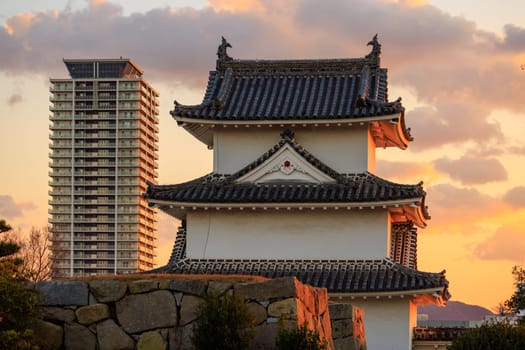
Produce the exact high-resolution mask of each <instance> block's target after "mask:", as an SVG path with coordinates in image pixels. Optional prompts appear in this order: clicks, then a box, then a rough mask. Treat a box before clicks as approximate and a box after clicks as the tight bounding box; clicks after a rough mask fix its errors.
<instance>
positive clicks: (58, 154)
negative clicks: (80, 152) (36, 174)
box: [48, 150, 73, 159]
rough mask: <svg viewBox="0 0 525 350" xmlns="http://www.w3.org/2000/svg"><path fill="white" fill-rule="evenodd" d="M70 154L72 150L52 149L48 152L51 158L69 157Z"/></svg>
mask: <svg viewBox="0 0 525 350" xmlns="http://www.w3.org/2000/svg"><path fill="white" fill-rule="evenodd" d="M72 155H73V153H72V152H67V151H64V150H54V151H52V152H49V153H48V156H49V158H51V159H59V158H71V157H72Z"/></svg>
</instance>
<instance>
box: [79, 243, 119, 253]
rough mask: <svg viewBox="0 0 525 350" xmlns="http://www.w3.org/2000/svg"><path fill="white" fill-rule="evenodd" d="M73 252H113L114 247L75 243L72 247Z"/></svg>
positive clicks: (100, 244)
mask: <svg viewBox="0 0 525 350" xmlns="http://www.w3.org/2000/svg"><path fill="white" fill-rule="evenodd" d="M73 250H75V251H78V250H84V251H86V250H87V251H97V250H109V251H113V250H115V246H114V245H112V244H103V243H99V244H77V243H75V244H74V245H73Z"/></svg>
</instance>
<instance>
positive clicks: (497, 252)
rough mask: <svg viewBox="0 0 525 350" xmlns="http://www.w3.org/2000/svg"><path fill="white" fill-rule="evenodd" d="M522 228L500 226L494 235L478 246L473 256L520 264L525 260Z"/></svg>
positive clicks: (524, 242) (524, 241)
mask: <svg viewBox="0 0 525 350" xmlns="http://www.w3.org/2000/svg"><path fill="white" fill-rule="evenodd" d="M523 233H524V231H523V228H517V227H511V226H502V227H500V228H499V229H498V230H497V231H496V233H494V235H492V236H491V237H489V238H488V239H487V240H485V241H484V242H481V243H480V244H478V245H477V246H476V247H475V249H474V252H473V254H474V256H476V257H478V258H480V259H485V260H512V261H515V262H518V261H519V262H522V261H523V259H524V258H525V240H523Z"/></svg>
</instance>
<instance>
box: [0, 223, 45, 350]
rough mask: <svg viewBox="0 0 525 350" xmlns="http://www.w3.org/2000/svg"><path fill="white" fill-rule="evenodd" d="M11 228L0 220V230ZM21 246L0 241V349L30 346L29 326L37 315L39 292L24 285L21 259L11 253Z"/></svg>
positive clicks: (4, 230)
mask: <svg viewBox="0 0 525 350" xmlns="http://www.w3.org/2000/svg"><path fill="white" fill-rule="evenodd" d="M10 230H11V227H10V226H9V225H7V224H6V222H5V220H0V233H2V234H4V233H6V232H8V231H10ZM19 249H20V247H19V246H18V245H17V244H16V243H15V242H13V241H6V240H0V253H1V254H0V349H31V348H32V345H31V335H32V331H31V326H32V324H33V322H34V321H35V319H36V316H37V308H36V305H37V302H38V295H37V293H36V291H35V290H34V289H28V288H26V287H25V285H24V283H25V279H24V278H23V276H22V275H21V274H20V271H19V267H20V265H21V264H22V261H21V259H19V258H16V257H15V256H14V255H15V254H16V253H17V252H18V251H19Z"/></svg>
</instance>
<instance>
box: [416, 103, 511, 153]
mask: <svg viewBox="0 0 525 350" xmlns="http://www.w3.org/2000/svg"><path fill="white" fill-rule="evenodd" d="M488 115H489V112H488V110H483V109H480V108H477V107H475V106H471V105H468V104H459V103H444V104H438V105H437V106H436V107H435V108H431V107H418V108H416V109H414V110H412V111H409V112H407V119H408V121H407V124H408V125H409V126H410V127H411V128H412V133H413V135H414V139H415V140H416V141H417V142H414V145H413V146H411V150H413V151H421V150H425V149H429V148H434V147H440V146H443V145H446V144H451V143H455V144H462V143H465V142H467V141H474V142H476V143H483V142H486V141H488V140H502V139H503V134H502V132H501V129H500V126H499V125H498V124H496V123H495V122H489V121H487V118H488Z"/></svg>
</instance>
